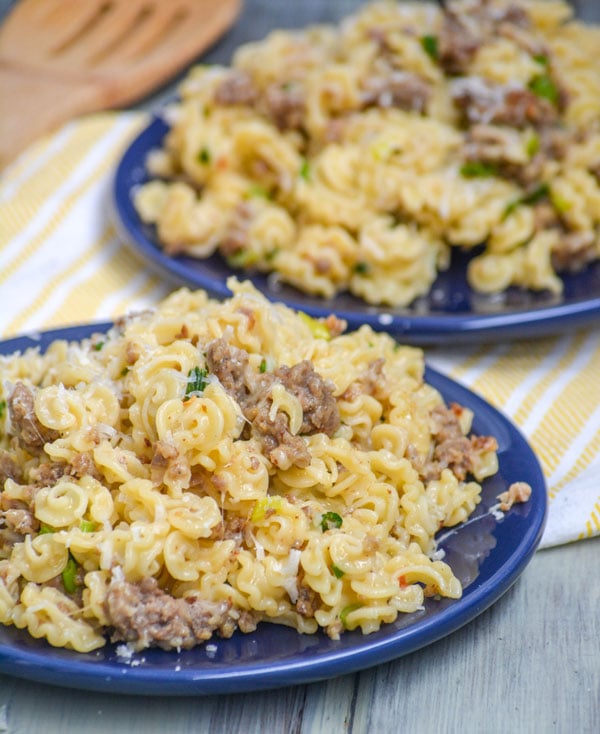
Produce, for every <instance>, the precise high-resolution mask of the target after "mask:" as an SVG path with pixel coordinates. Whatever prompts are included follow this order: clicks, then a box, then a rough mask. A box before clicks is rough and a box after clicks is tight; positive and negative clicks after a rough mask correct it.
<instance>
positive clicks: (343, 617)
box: [340, 603, 362, 628]
mask: <svg viewBox="0 0 600 734" xmlns="http://www.w3.org/2000/svg"><path fill="white" fill-rule="evenodd" d="M361 607H362V604H358V603H356V604H348V606H347V607H344V608H343V609H342V611H341V612H340V622H341V623H342V624H343V625H344V627H346V628H347V625H346V619H347V618H348V615H349V614H350V613H351V612H355V611H356V610H357V609H360V608H361Z"/></svg>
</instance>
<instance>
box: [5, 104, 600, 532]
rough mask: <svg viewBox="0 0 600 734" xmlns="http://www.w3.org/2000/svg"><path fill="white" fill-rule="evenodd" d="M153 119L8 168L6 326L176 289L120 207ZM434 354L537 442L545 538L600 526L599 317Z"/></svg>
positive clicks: (142, 304)
mask: <svg viewBox="0 0 600 734" xmlns="http://www.w3.org/2000/svg"><path fill="white" fill-rule="evenodd" d="M145 120H146V118H145V116H144V115H143V114H142V113H118V114H117V113H104V114H100V115H93V116H90V117H87V118H83V119H81V120H78V121H75V122H72V123H69V124H67V125H66V126H65V127H63V128H62V129H61V130H60V131H59V132H58V133H56V134H54V135H52V136H49V137H47V138H44V139H43V140H40V141H39V142H38V143H36V144H35V145H34V146H32V147H31V148H30V149H29V150H28V151H26V152H25V153H24V154H23V155H22V156H21V157H20V158H19V159H18V160H17V161H16V162H15V163H14V164H13V165H12V166H11V167H10V168H9V169H8V170H6V171H4V172H3V173H2V174H1V178H0V338H5V337H8V336H13V335H15V334H18V333H23V332H31V331H35V330H39V329H43V328H48V327H52V326H63V325H67V324H73V323H81V322H86V321H101V320H107V319H110V318H112V317H115V316H118V315H122V314H124V313H126V312H128V311H131V310H138V309H141V308H146V307H148V306H150V305H152V304H153V303H155V302H156V301H157V300H159V299H160V298H162V297H164V296H165V295H166V294H167V293H168V291H169V289H170V287H171V286H169V284H168V283H167V282H161V280H160V278H158V277H157V276H156V275H154V274H153V273H152V272H150V271H149V270H148V269H147V268H146V267H145V266H144V263H143V262H141V260H139V259H138V258H137V257H136V256H135V255H133V254H132V253H131V252H130V251H129V250H128V249H127V248H126V247H124V246H123V245H122V244H121V243H120V242H119V240H118V238H117V236H116V233H115V230H114V228H113V226H112V224H111V222H110V217H109V197H110V188H111V183H112V177H113V175H114V169H115V165H116V162H117V161H118V159H119V156H120V154H121V152H122V151H123V150H124V149H125V148H126V146H127V145H128V143H129V141H130V140H131V139H132V138H133V137H134V136H135V134H136V133H137V131H138V130H139V129H140V128H141V127H142V126H143V125H144V123H145ZM426 354H427V358H428V361H429V363H430V364H431V365H432V366H433V367H436V368H437V369H439V370H441V371H442V372H445V373H447V374H449V375H450V376H451V377H453V378H454V379H457V380H459V381H461V382H463V383H464V384H466V385H467V386H468V387H470V388H471V389H473V390H475V391H477V392H478V393H480V394H481V395H483V396H484V397H485V398H486V399H488V400H489V401H490V402H491V403H492V404H493V405H495V406H497V407H499V408H500V409H501V410H502V411H503V412H504V413H505V414H507V415H508V416H509V417H510V418H512V419H513V421H514V422H515V423H516V424H517V425H518V426H519V427H520V428H521V430H522V431H523V433H524V434H525V435H526V437H527V438H528V439H529V441H530V442H531V444H532V445H533V447H534V449H535V450H536V452H537V454H538V456H539V457H540V459H541V462H542V464H543V467H544V470H545V474H546V477H547V480H548V487H549V497H550V513H549V519H548V524H547V528H546V532H545V535H544V538H543V541H542V547H547V546H551V545H558V544H561V543H567V542H570V541H574V540H580V539H583V538H587V537H591V536H592V535H597V534H600V328H590V329H588V330H584V331H580V332H572V331H569V333H566V334H564V335H562V336H558V337H554V338H546V339H542V340H539V341H534V342H532V341H529V342H527V343H519V342H515V343H510V344H496V345H481V346H479V345H474V346H468V347H464V346H456V347H443V348H442V347H438V348H432V349H427V351H426Z"/></svg>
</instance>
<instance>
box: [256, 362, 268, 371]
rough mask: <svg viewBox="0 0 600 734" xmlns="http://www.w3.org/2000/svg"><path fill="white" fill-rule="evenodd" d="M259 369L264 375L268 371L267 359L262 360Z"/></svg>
mask: <svg viewBox="0 0 600 734" xmlns="http://www.w3.org/2000/svg"><path fill="white" fill-rule="evenodd" d="M258 369H259V370H260V371H261V373H264V372H266V371H267V360H266V359H263V360H261V363H260V367H259V368H258Z"/></svg>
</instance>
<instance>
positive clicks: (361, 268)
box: [352, 262, 369, 275]
mask: <svg viewBox="0 0 600 734" xmlns="http://www.w3.org/2000/svg"><path fill="white" fill-rule="evenodd" d="M352 270H354V272H355V273H357V274H358V275H364V274H365V273H368V272H369V265H368V263H364V262H360V263H355V264H354V267H353V268H352Z"/></svg>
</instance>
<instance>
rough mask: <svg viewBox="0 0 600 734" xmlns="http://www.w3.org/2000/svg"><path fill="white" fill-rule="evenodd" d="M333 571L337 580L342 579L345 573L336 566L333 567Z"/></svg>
mask: <svg viewBox="0 0 600 734" xmlns="http://www.w3.org/2000/svg"><path fill="white" fill-rule="evenodd" d="M331 570H332V571H333V575H334V576H335V577H336V579H341V578H342V576H343V575H344V573H345V572H344V571H342V569H341V568H338V567H337V566H336V565H335V564H334V565H333V566H332V567H331Z"/></svg>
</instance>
